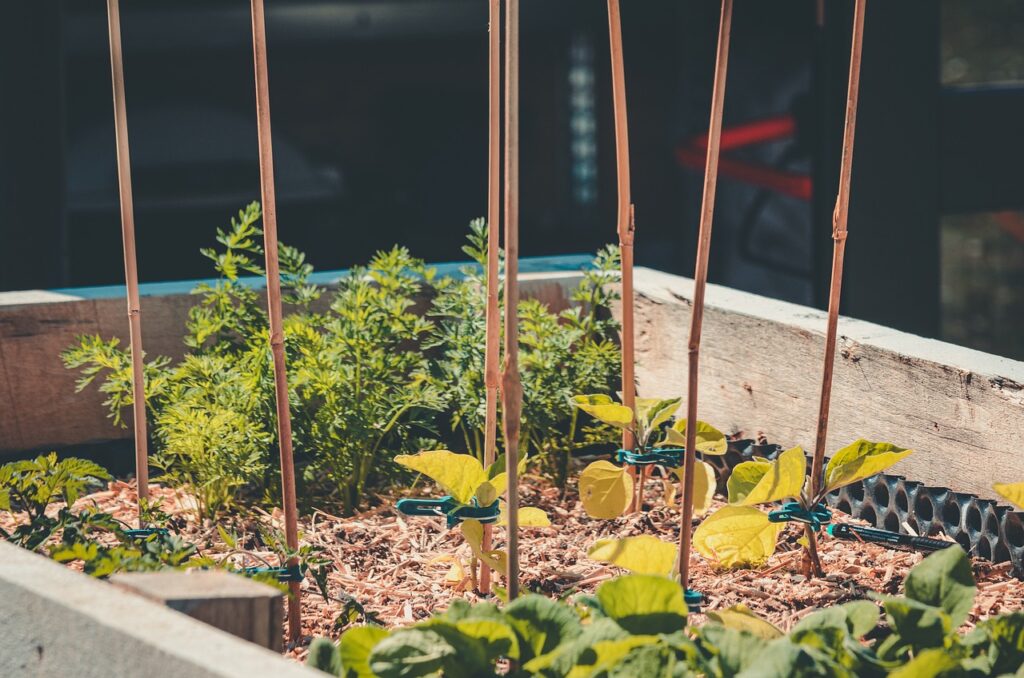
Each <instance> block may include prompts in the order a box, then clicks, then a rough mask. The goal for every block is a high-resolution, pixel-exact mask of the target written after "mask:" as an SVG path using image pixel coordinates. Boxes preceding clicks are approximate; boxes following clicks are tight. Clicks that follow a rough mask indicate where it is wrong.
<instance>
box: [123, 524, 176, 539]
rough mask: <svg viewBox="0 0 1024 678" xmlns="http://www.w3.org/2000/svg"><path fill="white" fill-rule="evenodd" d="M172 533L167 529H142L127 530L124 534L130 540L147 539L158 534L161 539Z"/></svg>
mask: <svg viewBox="0 0 1024 678" xmlns="http://www.w3.org/2000/svg"><path fill="white" fill-rule="evenodd" d="M170 533H171V532H170V530H168V529H167V528H166V527H142V528H139V529H127V530H125V531H124V534H125V536H126V537H128V538H129V539H146V538H147V537H151V536H153V535H154V534H158V535H160V536H161V537H166V536H167V535H169V534H170Z"/></svg>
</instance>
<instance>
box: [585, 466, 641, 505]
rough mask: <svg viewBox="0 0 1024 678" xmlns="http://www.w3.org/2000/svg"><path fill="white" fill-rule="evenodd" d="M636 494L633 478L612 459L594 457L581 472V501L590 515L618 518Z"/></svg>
mask: <svg viewBox="0 0 1024 678" xmlns="http://www.w3.org/2000/svg"><path fill="white" fill-rule="evenodd" d="M632 498H633V479H632V478H631V477H630V476H629V473H627V472H626V470H625V469H622V468H619V467H618V466H616V465H615V464H613V463H611V462H609V461H595V462H594V463H592V464H590V465H589V466H587V468H586V469H584V470H583V473H581V474H580V501H581V502H582V503H583V509H584V510H585V511H586V512H587V515H589V516H590V517H591V518H604V519H609V518H618V517H619V516H620V515H622V512H623V511H625V510H626V509H627V508H628V507H629V503H630V501H631V500H632Z"/></svg>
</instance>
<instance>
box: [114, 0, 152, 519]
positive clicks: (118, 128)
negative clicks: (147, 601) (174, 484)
mask: <svg viewBox="0 0 1024 678" xmlns="http://www.w3.org/2000/svg"><path fill="white" fill-rule="evenodd" d="M107 30H108V33H109V36H110V76H111V81H112V82H113V86H114V136H115V138H116V141H117V182H118V191H119V193H120V196H121V240H122V242H123V243H124V282H125V287H126V298H127V301H128V340H129V346H130V350H131V357H132V419H133V422H132V424H133V427H134V430H135V479H136V480H137V481H138V508H139V527H143V518H142V504H143V502H145V501H146V500H147V499H149V441H148V437H147V432H146V382H145V377H144V376H143V374H144V373H143V366H142V358H143V352H142V305H141V304H140V303H139V272H138V267H137V263H136V254H135V207H134V201H133V200H132V168H131V153H130V152H129V148H128V112H127V105H126V104H125V95H124V58H123V55H122V54H121V10H120V8H119V6H118V0H107Z"/></svg>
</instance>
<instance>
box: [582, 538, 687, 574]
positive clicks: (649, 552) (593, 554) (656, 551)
mask: <svg viewBox="0 0 1024 678" xmlns="http://www.w3.org/2000/svg"><path fill="white" fill-rule="evenodd" d="M676 551H677V548H676V545H675V544H669V543H668V542H666V541H662V540H661V539H658V538H657V537H655V536H653V535H649V534H643V535H640V536H639V537H626V538H625V539H599V540H598V541H596V542H594V545H593V546H591V547H590V550H589V551H587V557H588V558H590V559H591V560H596V561H597V562H599V563H611V564H612V565H616V566H618V567H621V568H623V569H625V570H629V571H630V572H633V573H635V574H660V575H662V576H665V577H667V576H669V575H671V574H672V571H673V570H674V569H675V564H676Z"/></svg>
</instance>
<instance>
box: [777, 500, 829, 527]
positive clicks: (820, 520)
mask: <svg viewBox="0 0 1024 678" xmlns="http://www.w3.org/2000/svg"><path fill="white" fill-rule="evenodd" d="M768 520H769V521H770V522H773V523H789V522H794V523H804V524H806V525H810V526H811V529H812V530H814V531H815V532H817V531H818V530H820V529H821V526H822V525H824V524H825V523H828V522H830V521H831V520H832V512H831V511H829V510H828V509H827V508H825V506H824V505H822V504H818V505H817V506H815V507H814V508H812V509H810V510H808V509H805V508H804V507H803V506H801V505H800V502H796V501H787V502H786V503H785V504H783V505H782V508H780V509H775V510H774V511H770V512H769V513H768Z"/></svg>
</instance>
